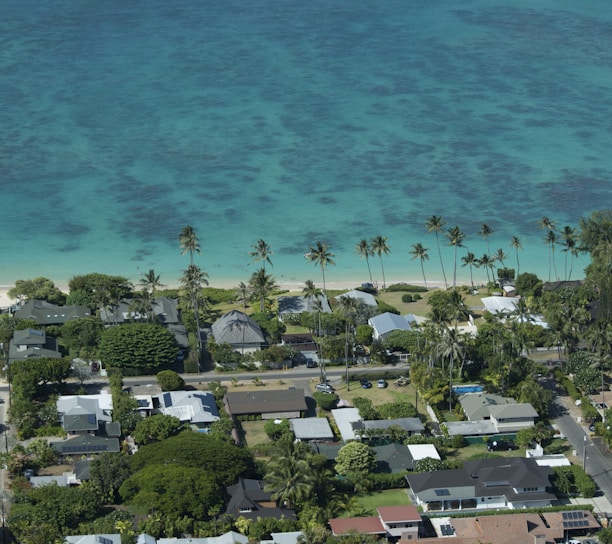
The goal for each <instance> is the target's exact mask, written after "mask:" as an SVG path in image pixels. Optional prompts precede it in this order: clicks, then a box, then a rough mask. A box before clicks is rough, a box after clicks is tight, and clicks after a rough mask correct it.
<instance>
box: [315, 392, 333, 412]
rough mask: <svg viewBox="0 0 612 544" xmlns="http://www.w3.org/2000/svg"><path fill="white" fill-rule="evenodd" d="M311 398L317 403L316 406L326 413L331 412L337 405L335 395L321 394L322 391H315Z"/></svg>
mask: <svg viewBox="0 0 612 544" xmlns="http://www.w3.org/2000/svg"><path fill="white" fill-rule="evenodd" d="M312 397H313V398H314V400H315V402H316V403H317V406H319V407H320V408H321V409H323V410H325V411H326V412H329V411H330V410H333V409H334V408H335V407H336V404H337V403H338V395H335V394H329V393H323V392H322V391H315V392H314V393H313V395H312Z"/></svg>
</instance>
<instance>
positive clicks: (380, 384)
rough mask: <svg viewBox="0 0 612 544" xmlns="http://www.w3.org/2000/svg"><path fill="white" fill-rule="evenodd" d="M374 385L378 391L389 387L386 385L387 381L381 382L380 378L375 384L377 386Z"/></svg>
mask: <svg viewBox="0 0 612 544" xmlns="http://www.w3.org/2000/svg"><path fill="white" fill-rule="evenodd" d="M376 385H377V387H378V388H379V389H384V388H385V387H387V385H389V384H388V383H387V380H383V379H382V378H381V379H380V380H378V382H377V384H376Z"/></svg>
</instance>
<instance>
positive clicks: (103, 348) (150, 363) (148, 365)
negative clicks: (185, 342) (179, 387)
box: [99, 323, 178, 371]
mask: <svg viewBox="0 0 612 544" xmlns="http://www.w3.org/2000/svg"><path fill="white" fill-rule="evenodd" d="M99 353H100V359H101V360H102V363H103V364H104V365H105V366H106V367H114V368H133V369H138V370H149V371H150V370H156V369H159V368H163V367H164V366H168V365H171V364H172V363H174V361H175V360H176V357H177V355H178V346H177V345H176V340H175V339H174V336H173V334H172V333H171V332H170V331H168V330H167V329H165V328H164V327H162V326H161V325H157V324H154V323H129V324H126V325H120V326H115V327H110V328H108V329H106V330H105V331H104V333H103V334H102V340H101V342H100V352H99Z"/></svg>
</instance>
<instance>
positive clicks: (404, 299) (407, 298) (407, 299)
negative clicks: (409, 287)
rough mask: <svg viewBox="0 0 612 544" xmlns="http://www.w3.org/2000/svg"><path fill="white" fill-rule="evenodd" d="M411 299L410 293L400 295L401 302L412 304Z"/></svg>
mask: <svg viewBox="0 0 612 544" xmlns="http://www.w3.org/2000/svg"><path fill="white" fill-rule="evenodd" d="M412 300H413V298H412V295H411V294H410V293H405V294H403V295H402V302H412Z"/></svg>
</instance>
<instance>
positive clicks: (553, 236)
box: [544, 230, 559, 283]
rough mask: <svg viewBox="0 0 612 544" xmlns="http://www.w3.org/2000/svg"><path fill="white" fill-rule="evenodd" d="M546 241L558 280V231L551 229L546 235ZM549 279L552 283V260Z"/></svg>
mask: <svg viewBox="0 0 612 544" xmlns="http://www.w3.org/2000/svg"><path fill="white" fill-rule="evenodd" d="M544 241H545V242H546V243H547V244H548V251H549V256H550V257H549V259H551V260H552V265H553V269H554V271H555V279H556V280H558V279H559V276H558V274H557V263H556V262H555V245H556V244H557V233H556V232H555V231H554V230H549V231H548V232H547V233H546V236H545V237H544ZM548 281H549V283H550V260H549V267H548Z"/></svg>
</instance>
